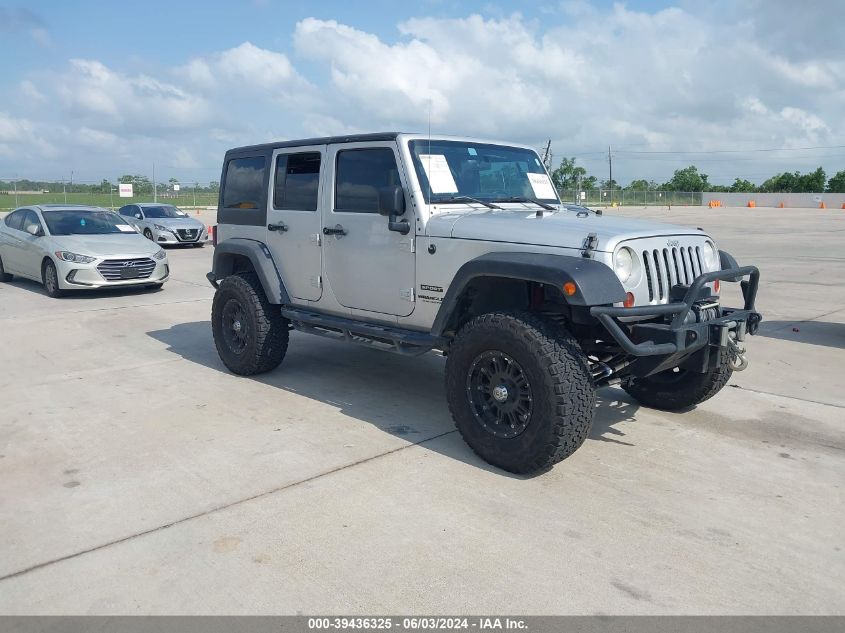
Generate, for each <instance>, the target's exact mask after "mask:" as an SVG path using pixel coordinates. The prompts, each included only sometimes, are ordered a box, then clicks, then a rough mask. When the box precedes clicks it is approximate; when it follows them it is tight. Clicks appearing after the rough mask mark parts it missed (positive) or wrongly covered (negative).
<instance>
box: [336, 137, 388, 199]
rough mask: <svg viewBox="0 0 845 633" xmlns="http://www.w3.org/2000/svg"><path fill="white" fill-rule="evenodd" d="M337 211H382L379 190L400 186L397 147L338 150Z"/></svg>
mask: <svg viewBox="0 0 845 633" xmlns="http://www.w3.org/2000/svg"><path fill="white" fill-rule="evenodd" d="M336 180H337V181H336V184H335V187H336V188H335V211H351V212H355V213H378V190H379V189H381V188H382V187H392V186H397V185H400V184H401V183H400V182H399V170H398V169H397V167H396V158H395V157H394V156H393V150H392V149H390V148H387V147H378V148H373V149H350V150H345V151H342V152H338V155H337V174H336Z"/></svg>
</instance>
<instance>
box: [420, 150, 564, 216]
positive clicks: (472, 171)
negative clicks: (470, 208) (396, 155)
mask: <svg viewBox="0 0 845 633" xmlns="http://www.w3.org/2000/svg"><path fill="white" fill-rule="evenodd" d="M408 145H409V147H410V150H411V156H412V157H413V160H414V168H415V169H416V172H417V178H418V179H419V182H420V188H421V189H422V192H423V196H424V197H425V200H426V202H429V203H432V202H439V203H443V202H446V203H448V202H467V200H468V199H469V198H475V199H476V200H478V201H484V202H487V203H491V202H531V201H533V200H538V201H541V202H544V203H552V204H558V202H559V201H558V198H557V194H556V193H555V190H554V187H552V183H551V181H550V180H549V177H548V175H547V174H546V170H545V169H544V168H543V164H542V163H541V162H540V158H539V157H538V156H537V154H536V152H533V151H532V150H530V149H524V148H520V147H508V146H506V145H488V144H484V143H470V142H465V141H442V140H436V139H433V140H431V141H429V140H416V141H411V142H410V143H409V144H408Z"/></svg>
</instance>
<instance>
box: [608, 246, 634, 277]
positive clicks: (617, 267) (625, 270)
mask: <svg viewBox="0 0 845 633" xmlns="http://www.w3.org/2000/svg"><path fill="white" fill-rule="evenodd" d="M613 271H614V272H615V273H616V276H617V277H618V278H619V281H621V282H622V283H623V284H626V285H627V286H628V287H630V286H636V285H637V282H638V281H639V277H638V276H639V274H640V262H639V260H638V259H637V256H636V254H635V253H634V251H632V250H631V249H630V248H628V247H627V246H623V247H622V248H620V249H619V250H618V251H616V255H614V256H613Z"/></svg>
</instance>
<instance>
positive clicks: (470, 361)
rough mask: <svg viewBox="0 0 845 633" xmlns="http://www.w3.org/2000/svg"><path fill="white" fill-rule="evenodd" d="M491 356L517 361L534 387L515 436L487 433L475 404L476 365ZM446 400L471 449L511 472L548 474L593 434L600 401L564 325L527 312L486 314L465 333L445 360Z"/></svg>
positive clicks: (587, 367) (462, 332)
mask: <svg viewBox="0 0 845 633" xmlns="http://www.w3.org/2000/svg"><path fill="white" fill-rule="evenodd" d="M490 352H494V353H496V352H498V353H503V354H504V355H506V356H507V357H508V358H509V359H512V360H513V361H515V362H516V363H517V364H518V366H519V369H520V370H521V373H522V375H523V376H524V377H525V378H526V379H527V382H528V384H529V386H530V395H531V398H530V400H531V408H530V414H528V416H527V418H528V421H527V423H524V424H525V427H524V430H522V431H518V435H516V436H514V437H502V436H497V435H495V434H494V433H493V432H491V431H490V430H488V428H491V427H485V425H484V424H483V423H482V422H481V421H480V419H479V417H477V413H476V412H475V411H478V408H477V404H474V403H473V402H472V400H471V398H472V396H471V388H470V385H471V384H473V383H472V376H473V367H475V366H477V365H478V362H483V361H479V359H483V358H484V357H485V356H486V355H487V354H489V353H490ZM491 384H492V383H491ZM474 388H476V389H478V388H479V387H474ZM446 397H447V400H448V403H449V411H450V412H451V413H452V417H453V418H454V420H455V424H456V425H457V427H458V431H459V432H460V433H461V435H462V436H463V438H464V440H465V441H466V443H467V444H469V446H470V448H472V450H473V451H475V452H476V453H477V454H478V455H479V456H480V457H481V458H482V459H484V460H485V461H487V462H488V463H490V464H492V465H494V466H498V467H499V468H502V469H504V470H507V471H510V472H513V473H532V472H535V471H538V470H543V469H546V468H548V467H550V466H552V465H553V464H555V463H557V462H559V461H561V460H563V459H565V458H566V457H569V456H570V455H571V454H572V453H574V452H575V451H576V450H577V449H578V448H579V447H580V446H581V444H583V443H584V441H585V440H586V439H587V436H588V435H589V433H590V428H591V427H592V424H593V417H594V415H595V404H596V392H595V388H594V387H593V381H592V378H591V375H590V369H589V364H588V361H587V358H586V356H585V355H584V353H583V351H582V350H581V347H580V346H579V345H578V342H577V341H576V340H575V339H574V338H573V337H572V335H571V334H569V332H567V331H566V329H565V328H563V327H562V326H560V325H559V324H557V323H555V322H553V321H550V320H547V319H543V318H542V317H539V316H537V315H535V314H531V313H527V312H517V313H492V314H484V315H481V316H479V317H476V318H475V319H473V320H472V321H470V322H469V323H467V324H466V325H465V326H464V327H463V328H461V330H460V331H459V332H458V334H457V336H456V337H455V341H454V343H453V344H452V346H451V348H450V350H449V354H448V356H447V361H446Z"/></svg>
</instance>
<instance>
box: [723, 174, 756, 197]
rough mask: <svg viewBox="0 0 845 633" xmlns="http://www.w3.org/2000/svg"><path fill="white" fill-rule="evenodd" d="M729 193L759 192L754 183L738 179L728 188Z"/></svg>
mask: <svg viewBox="0 0 845 633" xmlns="http://www.w3.org/2000/svg"><path fill="white" fill-rule="evenodd" d="M728 191H733V192H735V193H737V192H738V193H753V192H755V191H757V187H756V186H755V185H754V183H753V182H750V181H748V180H744V179H743V178H737V179H736V180H734V184H732V185H731V186H730V188H728Z"/></svg>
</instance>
